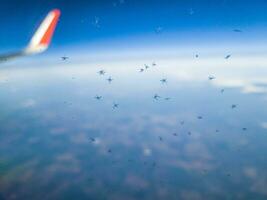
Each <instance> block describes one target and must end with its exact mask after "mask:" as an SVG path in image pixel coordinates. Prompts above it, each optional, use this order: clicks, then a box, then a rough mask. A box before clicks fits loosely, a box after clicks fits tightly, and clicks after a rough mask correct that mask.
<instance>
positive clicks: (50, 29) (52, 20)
mask: <svg viewBox="0 0 267 200" xmlns="http://www.w3.org/2000/svg"><path fill="white" fill-rule="evenodd" d="M59 16H60V10H58V9H55V10H52V11H51V12H49V13H48V15H47V16H46V18H45V19H44V21H43V22H42V23H41V25H40V26H39V28H38V29H37V31H36V32H35V34H34V35H33V37H32V39H31V41H30V43H29V44H28V46H27V47H26V48H25V49H23V50H21V51H18V52H14V53H7V54H3V55H0V62H4V61H8V60H10V59H13V58H16V57H21V56H27V55H34V54H38V53H42V52H44V51H45V50H46V49H47V48H48V47H49V44H50V42H51V39H52V37H53V34H54V31H55V28H56V25H57V22H58V19H59Z"/></svg>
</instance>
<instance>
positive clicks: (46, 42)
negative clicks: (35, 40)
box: [40, 9, 60, 45]
mask: <svg viewBox="0 0 267 200" xmlns="http://www.w3.org/2000/svg"><path fill="white" fill-rule="evenodd" d="M52 13H53V15H54V17H53V20H52V21H51V23H50V24H49V27H48V28H47V30H46V32H45V34H44V36H43V37H42V39H41V41H40V45H49V43H50V41H51V39H52V36H53V34H54V31H55V28H56V25H57V22H58V19H59V16H60V10H58V9H55V10H53V11H52Z"/></svg>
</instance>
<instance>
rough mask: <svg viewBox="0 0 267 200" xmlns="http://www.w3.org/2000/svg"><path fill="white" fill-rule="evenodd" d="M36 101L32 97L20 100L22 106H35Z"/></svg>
mask: <svg viewBox="0 0 267 200" xmlns="http://www.w3.org/2000/svg"><path fill="white" fill-rule="evenodd" d="M36 104H37V103H36V101H35V100H34V99H27V100H25V101H24V102H22V104H21V106H22V107H23V108H32V107H35V106H36Z"/></svg>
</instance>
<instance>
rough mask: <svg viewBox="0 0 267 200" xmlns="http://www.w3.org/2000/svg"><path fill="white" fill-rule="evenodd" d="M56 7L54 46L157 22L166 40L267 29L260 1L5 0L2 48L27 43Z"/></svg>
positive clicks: (149, 27) (122, 34)
mask: <svg viewBox="0 0 267 200" xmlns="http://www.w3.org/2000/svg"><path fill="white" fill-rule="evenodd" d="M53 8H59V9H61V10H62V16H61V21H60V23H59V26H58V29H57V32H56V35H55V38H54V42H53V45H54V47H60V46H65V45H79V44H84V43H90V42H95V41H101V40H106V39H108V40H115V39H116V40H120V38H127V37H135V36H138V37H140V36H141V37H142V36H149V35H153V34H155V30H156V29H157V28H158V27H161V28H162V34H163V36H161V38H163V39H164V37H165V36H166V37H165V39H169V38H168V37H169V36H168V33H183V34H185V35H188V36H186V38H187V39H196V38H197V37H198V36H199V37H203V40H205V41H208V39H209V38H208V36H206V37H205V36H203V35H205V33H208V32H222V33H228V34H229V33H231V32H232V30H233V29H241V30H243V31H244V32H245V34H247V37H248V38H250V39H251V36H250V35H249V33H250V32H253V37H255V40H256V38H257V34H260V33H261V32H262V33H266V28H265V27H266V25H267V13H266V10H267V2H266V1H260V0H258V1H239V0H237V1H229V0H228V1H227V0H216V1H211V0H206V1H197V0H194V1H193V0H186V1H185V0H183V1H177V0H176V1H175V0H168V1H166V0H144V1H137V0H124V1H120V0H114V1H108V0H102V1H101V0H100V1H92V0H89V1H84V0H76V1H70V0H69V1H66V0H65V1H63V0H53V1H52V0H47V1H45V0H38V1H36V0H35V1H33V0H28V1H23V2H22V1H19V0H11V1H7V0H5V1H1V6H0V22H1V26H2V27H5V28H4V29H2V30H1V32H0V50H1V51H2V50H5V49H12V48H19V47H23V46H24V45H25V44H26V43H27V42H28V40H29V39H30V37H31V35H32V34H33V32H34V30H35V29H36V28H37V27H38V25H39V23H40V21H41V20H42V19H43V17H44V16H45V15H46V14H47V12H48V11H49V10H51V9H53ZM95 19H98V21H99V23H98V25H97V26H99V27H97V26H96V25H95V24H94V22H95ZM187 33H189V34H187ZM194 33H195V34H194ZM201 33H202V35H201ZM164 34H166V35H164ZM179 36H180V35H179V34H177V35H175V34H173V35H172V36H171V37H172V38H173V39H177V38H178V37H179ZM176 37H177V38H176ZM226 37H229V35H227V34H226ZM220 38H223V36H222V37H220ZM201 39H202V38H201ZM230 39H231V38H230ZM235 39H236V38H235V37H233V38H232V40H235ZM156 40H157V38H156V39H155V42H157V41H156Z"/></svg>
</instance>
